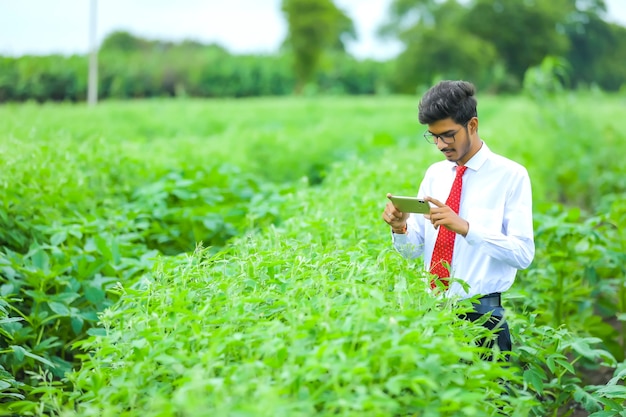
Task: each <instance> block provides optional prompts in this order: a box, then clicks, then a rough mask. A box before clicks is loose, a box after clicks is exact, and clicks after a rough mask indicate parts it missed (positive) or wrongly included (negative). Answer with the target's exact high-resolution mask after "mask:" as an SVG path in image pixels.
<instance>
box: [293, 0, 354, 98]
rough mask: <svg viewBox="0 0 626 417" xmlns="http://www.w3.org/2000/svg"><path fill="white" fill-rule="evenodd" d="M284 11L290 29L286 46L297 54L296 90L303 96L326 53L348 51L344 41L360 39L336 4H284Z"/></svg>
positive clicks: (304, 0) (328, 0)
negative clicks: (334, 50)
mask: <svg viewBox="0 0 626 417" xmlns="http://www.w3.org/2000/svg"><path fill="white" fill-rule="evenodd" d="M281 9H282V11H283V13H284V14H285V17H286V19H287V28H288V29H287V38H286V40H285V45H286V46H288V47H289V50H290V51H291V53H292V54H293V67H294V73H295V75H296V79H297V85H296V89H297V91H298V92H301V91H302V88H303V87H304V85H305V84H306V83H308V82H310V81H311V80H312V79H313V76H314V75H315V72H316V70H317V68H318V66H319V61H320V58H321V56H322V54H323V52H324V51H325V50H328V49H332V48H335V49H339V50H344V49H345V48H344V45H343V42H344V38H345V37H346V36H351V37H353V38H354V37H355V36H356V35H355V32H354V26H353V23H352V21H351V20H350V18H349V17H348V16H346V15H345V13H344V12H342V11H341V10H340V9H339V8H337V6H335V4H334V3H333V1H332V0H283V2H282V5H281Z"/></svg>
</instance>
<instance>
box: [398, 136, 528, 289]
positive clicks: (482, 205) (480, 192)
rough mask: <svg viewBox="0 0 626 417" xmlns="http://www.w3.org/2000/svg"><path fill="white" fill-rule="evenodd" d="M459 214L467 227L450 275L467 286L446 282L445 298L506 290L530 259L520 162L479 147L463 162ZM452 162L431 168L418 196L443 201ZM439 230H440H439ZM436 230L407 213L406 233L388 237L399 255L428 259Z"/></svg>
mask: <svg viewBox="0 0 626 417" xmlns="http://www.w3.org/2000/svg"><path fill="white" fill-rule="evenodd" d="M465 165H466V166H467V168H468V169H467V170H466V171H465V174H464V175H463V189H462V192H461V204H460V209H459V216H460V217H461V218H463V219H465V220H467V222H468V223H469V231H468V233H467V236H465V237H463V235H460V234H457V235H456V239H455V243H454V255H453V257H452V264H451V270H450V276H451V277H453V278H459V279H461V280H463V281H465V282H466V283H467V284H468V285H469V290H468V292H466V291H465V290H464V289H463V287H462V286H461V285H460V284H459V283H458V282H451V284H450V288H449V289H448V291H447V295H458V296H460V298H469V297H473V296H474V295H486V294H490V293H493V292H504V291H506V290H508V289H509V288H510V287H511V285H512V284H513V281H514V280H515V274H516V272H517V270H518V269H524V268H526V267H528V265H530V263H531V262H532V260H533V257H534V255H535V243H534V238H533V219H532V193H531V186H530V179H529V177H528V172H527V171H526V169H525V168H524V167H523V166H521V165H520V164H518V163H516V162H513V161H511V160H509V159H507V158H504V157H502V156H500V155H497V154H495V153H493V152H491V150H490V149H489V148H488V147H487V145H486V144H485V143H483V144H482V147H481V149H480V150H479V151H478V152H477V153H476V154H475V155H474V156H473V157H472V159H470V160H469V161H468V162H467V163H466V164H465ZM455 172H456V163H454V162H450V161H447V160H444V161H441V162H437V163H435V164H433V165H431V166H430V167H429V168H428V170H427V171H426V174H425V175H424V179H423V180H422V183H421V185H420V187H419V192H418V194H417V196H418V197H420V198H423V197H426V196H430V197H433V198H435V199H437V200H439V201H441V202H442V203H445V201H446V199H447V198H448V194H449V193H450V189H451V188H452V182H453V181H454V177H455ZM442 227H443V226H442ZM437 232H438V231H437V230H436V229H435V228H434V227H433V225H432V223H431V222H430V221H427V220H426V219H425V218H424V215H422V214H411V215H410V217H409V219H408V221H407V233H406V234H394V233H392V236H393V245H394V247H395V248H396V250H398V252H400V253H401V254H402V255H403V256H405V257H407V258H416V257H419V256H421V255H423V256H424V267H425V268H426V270H427V271H428V270H429V269H430V259H431V256H432V253H433V248H434V246H435V241H436V239H437Z"/></svg>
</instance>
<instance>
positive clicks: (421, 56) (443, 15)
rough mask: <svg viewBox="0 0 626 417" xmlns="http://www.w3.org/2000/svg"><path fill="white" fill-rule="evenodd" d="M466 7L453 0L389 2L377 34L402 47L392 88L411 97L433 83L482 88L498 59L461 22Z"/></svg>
mask: <svg viewBox="0 0 626 417" xmlns="http://www.w3.org/2000/svg"><path fill="white" fill-rule="evenodd" d="M465 14H467V9H466V8H465V7H464V6H462V5H461V4H459V3H458V2H456V1H454V0H450V1H446V2H444V3H441V2H437V1H435V0H394V1H393V2H392V3H391V6H390V17H389V20H388V22H387V23H386V24H385V25H384V26H382V27H381V30H380V34H381V35H383V36H385V37H396V38H398V39H399V40H400V41H401V42H403V43H404V45H405V49H404V51H403V52H402V53H401V54H400V56H399V57H398V59H397V62H396V73H395V77H394V89H395V90H396V91H398V92H402V93H409V94H412V93H415V91H416V89H417V88H421V87H423V86H425V85H428V84H431V83H433V82H434V81H436V80H438V79H466V80H471V81H472V82H474V83H476V84H478V85H479V86H481V87H483V86H486V85H487V84H488V83H489V82H490V81H491V79H492V78H493V77H492V76H491V70H492V68H495V67H496V66H497V61H498V56H497V53H496V49H495V47H494V46H493V44H492V43H491V42H489V41H486V40H484V39H481V38H480V37H477V36H475V35H473V34H471V33H469V32H468V31H467V30H466V29H465V28H464V26H463V25H462V24H461V22H462V20H463V17H464V16H465Z"/></svg>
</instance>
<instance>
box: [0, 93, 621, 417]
mask: <svg viewBox="0 0 626 417" xmlns="http://www.w3.org/2000/svg"><path fill="white" fill-rule="evenodd" d="M561 99H562V100H564V103H568V109H569V111H570V113H569V115H568V116H567V117H564V116H563V115H562V113H561V112H560V111H559V109H560V107H559V106H560V105H561V104H560V103H561V102H560V101H556V102H555V100H557V99H554V98H553V99H550V100H552V101H545V102H541V101H536V100H531V99H529V98H528V97H523V96H522V97H500V98H494V97H487V96H485V97H481V98H480V100H479V102H480V109H479V114H480V118H481V128H480V132H481V137H482V138H483V139H485V140H486V141H487V142H488V143H489V146H490V147H491V148H492V149H494V150H495V151H496V152H499V153H503V154H505V155H510V156H511V157H512V158H513V159H516V160H518V161H520V162H522V163H524V164H525V165H526V166H527V168H528V170H529V173H530V175H531V179H532V182H533V186H534V199H535V201H534V202H535V221H536V224H535V230H536V232H537V233H536V245H537V257H536V260H535V262H534V264H533V265H532V266H531V268H529V269H528V270H527V271H524V272H523V273H520V274H519V279H518V280H517V281H516V283H515V285H514V287H513V289H512V290H511V291H510V292H507V296H506V297H505V303H506V304H507V305H506V307H507V311H508V312H509V316H508V320H509V322H510V325H511V330H512V333H513V337H514V339H515V342H514V345H515V350H514V352H513V353H514V354H513V361H512V363H511V365H510V366H507V367H504V366H502V364H501V363H498V362H488V361H481V360H479V356H480V354H481V353H484V352H482V351H481V350H480V349H479V348H477V347H476V346H475V345H474V342H475V340H476V339H477V338H479V337H491V335H489V334H488V332H487V331H486V330H484V329H483V328H482V327H481V326H480V324H479V323H470V322H467V321H464V320H460V319H458V317H457V316H458V314H459V313H461V312H462V311H464V309H467V308H468V306H467V303H457V304H455V303H442V302H440V301H439V300H436V299H434V298H433V297H431V296H430V294H429V293H428V292H427V290H426V284H425V282H424V280H423V276H422V274H421V272H420V271H421V268H420V267H419V263H416V262H420V260H417V261H413V260H404V259H402V258H400V257H399V256H398V254H396V253H395V252H394V251H392V250H391V248H390V246H389V236H388V229H387V228H386V227H385V225H384V224H383V223H382V222H381V221H380V220H379V218H380V217H379V213H380V210H381V209H382V207H383V204H384V200H385V199H384V195H385V194H386V192H398V193H402V194H406V193H411V192H415V189H416V188H417V182H418V181H419V178H421V176H422V175H423V170H424V168H425V167H426V166H428V164H430V163H431V162H434V161H436V160H439V159H440V155H437V151H436V149H435V148H433V147H430V148H429V147H427V145H426V144H425V143H424V142H423V140H421V139H420V137H419V132H417V131H416V128H417V126H416V122H415V114H414V113H413V111H414V109H415V101H414V100H413V99H410V98H406V97H378V98H373V97H361V98H358V99H356V98H345V97H336V98H319V97H316V98H308V99H304V98H298V99H296V98H282V99H271V100H269V99H265V100H216V101H200V100H172V101H167V100H154V101H136V102H113V101H111V102H106V103H103V105H101V106H99V107H97V108H96V109H87V108H85V107H83V106H77V105H70V104H64V105H46V106H39V105H35V104H27V105H8V106H4V107H2V108H0V116H1V117H0V131H2V132H5V133H3V136H2V140H0V151H2V152H3V154H5V155H9V156H10V157H8V158H7V160H6V161H5V165H4V171H3V181H2V182H1V183H0V192H1V195H2V199H1V201H3V203H2V204H3V205H2V206H0V209H1V210H0V222H1V225H0V239H1V241H2V249H1V250H0V255H1V256H0V283H1V286H0V296H1V297H2V298H1V299H0V333H1V334H2V343H3V345H2V348H1V353H0V361H1V362H0V366H2V368H0V410H1V412H2V413H5V414H6V413H13V414H16V415H67V416H70V415H84V416H89V415H122V414H123V415H129V416H132V415H142V416H144V417H148V416H150V415H155V416H156V415H164V414H165V415H167V414H169V415H175V414H176V415H185V416H194V415H204V414H206V413H207V410H209V411H210V412H211V414H212V415H232V414H234V413H239V414H250V415H311V414H317V415H331V414H333V415H336V414H342V415H379V414H386V415H401V414H409V413H421V414H423V415H432V416H439V415H468V416H471V415H475V416H484V415H492V416H504V415H507V416H520V417H521V416H529V415H533V416H545V415H558V414H559V413H560V414H565V413H567V412H571V411H572V410H571V408H573V407H585V408H586V409H587V410H588V411H589V412H594V413H604V414H597V415H599V416H601V415H610V414H608V413H613V414H615V415H619V413H622V412H623V411H624V410H623V406H621V403H623V396H624V392H623V389H622V388H623V382H624V379H625V378H624V373H623V365H620V364H618V362H619V361H622V360H623V356H620V354H622V355H623V351H624V348H623V346H624V345H623V343H624V329H623V327H622V328H621V330H620V329H618V327H617V325H618V324H623V320H624V314H625V313H624V311H625V306H626V287H625V286H624V282H625V280H624V274H625V272H626V271H625V270H624V253H625V250H624V249H625V248H624V242H625V241H626V240H625V236H624V231H623V230H622V228H621V225H623V224H624V221H625V216H626V205H625V204H624V198H623V196H624V191H625V190H624V188H623V186H624V182H623V180H622V179H623V178H624V175H623V171H620V169H621V168H620V166H619V164H615V165H611V164H609V163H608V162H607V159H606V154H605V153H602V152H588V149H589V148H588V146H589V144H588V141H587V138H588V137H594V138H596V143H595V146H598V145H600V147H602V148H604V147H609V148H610V149H611V150H612V152H619V151H620V150H624V143H626V142H625V141H624V140H623V134H622V133H621V131H619V130H617V129H616V126H617V125H616V123H617V121H618V120H619V118H617V117H615V112H618V111H619V103H621V101H622V100H623V98H622V97H617V96H608V95H585V94H579V95H576V96H571V97H561V98H559V99H558V100H561ZM570 100H571V101H570ZM542 103H545V106H540V104H542ZM591 103H593V106H591V105H590V104H591ZM590 108H591V109H593V110H589V109H590ZM411 109H413V110H411ZM580 114H586V116H587V119H588V120H585V122H584V123H583V122H579V123H578V124H576V123H575V121H576V120H578V119H583V120H584V119H585V118H584V117H581V116H580ZM539 115H543V116H542V117H539ZM551 123H552V124H551ZM546 126H548V127H546ZM599 128H600V129H603V131H606V132H609V131H610V132H614V133H613V135H614V136H611V135H595V136H594V134H595V132H596V131H598V129H599ZM536 132H545V134H543V135H538V134H537V133H536ZM505 133H506V134H505ZM559 135H567V138H568V140H569V142H568V146H567V149H564V147H563V145H562V144H561V145H559V142H558V141H557V140H556V138H558V137H559ZM557 146H558V147H557ZM553 147H554V148H553ZM9 150H12V152H9ZM557 151H558V152H557ZM581 156H584V158H582V157H581ZM557 157H560V158H563V161H560V160H559V159H552V158H557ZM564 161H567V163H565V162H564ZM577 161H582V165H584V166H580V164H581V163H577ZM558 162H561V163H558ZM599 168H603V169H604V175H605V176H604V178H602V179H600V178H598V176H596V175H587V173H593V172H596V171H595V170H596V169H599ZM572 170H575V172H577V173H580V174H579V175H578V176H576V177H575V178H576V181H571V180H567V178H570V179H571V178H572V177H571V175H570V174H571V171H572ZM599 172H603V171H602V170H601V171H599ZM313 184H315V185H314V186H313ZM597 186H599V187H600V188H601V192H602V194H603V197H602V198H599V197H598V194H596V193H598V191H596V190H595V187H597ZM403 190H404V191H403ZM557 199H561V200H562V201H561V202H562V205H558V204H554V200H557ZM548 202H550V203H549V204H548ZM591 203H592V204H591ZM568 204H572V205H575V206H577V207H579V208H578V209H572V208H571V207H569V206H568ZM581 207H582V209H581ZM200 241H202V242H203V243H204V246H205V247H204V248H202V247H198V249H197V250H195V251H194V248H195V246H196V244H199V242H200ZM612 326H615V328H614V327H612ZM620 349H621V350H620ZM438 352H445V353H446V354H445V355H444V354H441V353H438ZM494 353H495V354H496V355H498V354H499V353H498V352H494ZM598 369H600V370H606V372H607V375H608V373H610V376H607V377H606V378H604V379H602V378H596V379H594V380H590V379H588V378H587V376H588V375H589V374H593V375H600V376H602V375H604V374H603V373H602V374H600V373H597V370H598ZM501 381H507V383H506V384H504V383H501Z"/></svg>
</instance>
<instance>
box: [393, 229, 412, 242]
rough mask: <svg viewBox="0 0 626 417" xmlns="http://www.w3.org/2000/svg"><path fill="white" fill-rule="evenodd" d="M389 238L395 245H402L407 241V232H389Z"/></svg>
mask: <svg viewBox="0 0 626 417" xmlns="http://www.w3.org/2000/svg"><path fill="white" fill-rule="evenodd" d="M391 238H392V240H393V243H394V244H396V245H404V244H407V243H409V232H408V231H407V232H406V233H394V232H391Z"/></svg>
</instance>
